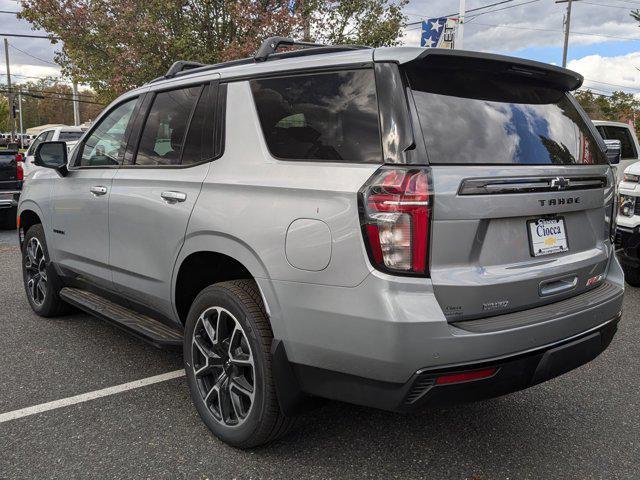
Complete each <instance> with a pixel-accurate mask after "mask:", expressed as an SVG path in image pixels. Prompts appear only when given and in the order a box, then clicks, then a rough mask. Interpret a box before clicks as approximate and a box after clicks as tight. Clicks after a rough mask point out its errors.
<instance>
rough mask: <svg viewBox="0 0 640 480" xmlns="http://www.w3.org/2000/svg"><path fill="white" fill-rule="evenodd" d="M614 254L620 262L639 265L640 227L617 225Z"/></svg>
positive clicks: (634, 265)
mask: <svg viewBox="0 0 640 480" xmlns="http://www.w3.org/2000/svg"><path fill="white" fill-rule="evenodd" d="M616 255H618V259H619V260H620V263H623V264H625V265H629V266H632V267H640V227H635V228H630V227H623V226H620V225H618V228H617V229H616Z"/></svg>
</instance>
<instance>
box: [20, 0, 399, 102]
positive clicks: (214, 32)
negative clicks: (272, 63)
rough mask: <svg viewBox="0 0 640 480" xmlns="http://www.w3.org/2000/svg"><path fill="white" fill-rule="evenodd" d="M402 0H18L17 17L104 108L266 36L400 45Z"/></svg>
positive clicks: (235, 54)
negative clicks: (45, 36) (178, 68)
mask: <svg viewBox="0 0 640 480" xmlns="http://www.w3.org/2000/svg"><path fill="white" fill-rule="evenodd" d="M405 3H406V0H398V1H397V2H394V1H392V0H350V1H345V2H339V1H329V0H304V1H303V0H297V1H292V0H145V1H144V2H138V1H131V0H22V7H23V9H22V12H21V13H20V17H21V18H24V19H26V20H28V21H29V22H31V24H32V25H33V26H34V27H35V28H41V29H44V30H46V31H48V32H50V33H51V34H52V41H54V42H55V41H57V40H56V38H58V39H60V40H61V41H62V42H63V46H62V49H61V51H60V52H59V53H58V54H57V55H56V59H55V60H56V62H57V63H58V64H59V65H60V66H61V67H62V71H63V74H64V75H66V76H69V77H71V78H74V79H76V80H78V81H79V82H80V83H83V84H88V85H90V86H91V87H92V88H93V89H94V90H95V91H96V93H97V94H98V96H99V98H100V99H101V100H102V101H104V102H107V101H109V100H112V99H113V98H114V97H116V96H117V95H119V94H120V93H122V92H124V91H127V90H130V89H131V88H133V87H136V86H140V85H142V84H143V83H145V82H148V81H149V80H151V79H152V78H155V77H157V76H160V75H163V74H164V73H165V72H166V71H167V69H168V68H169V66H170V65H171V64H172V63H173V62H174V61H175V60H180V59H183V60H184V59H187V60H195V61H199V62H202V63H217V62H221V61H225V60H231V59H235V58H242V57H246V56H249V55H251V54H253V53H254V52H255V51H256V49H257V47H258V46H259V44H260V41H261V40H263V39H264V38H266V37H268V36H271V35H281V36H293V37H301V35H302V32H303V31H304V30H305V28H304V27H305V25H307V24H308V25H307V26H308V27H309V30H310V31H311V32H313V33H314V34H315V35H316V36H317V40H323V41H325V40H326V41H331V42H335V43H365V44H370V45H373V46H379V45H391V44H395V43H397V41H398V40H397V39H398V37H399V33H400V28H401V26H402V23H403V21H404V16H403V14H402V13H401V7H402V6H404V4H405Z"/></svg>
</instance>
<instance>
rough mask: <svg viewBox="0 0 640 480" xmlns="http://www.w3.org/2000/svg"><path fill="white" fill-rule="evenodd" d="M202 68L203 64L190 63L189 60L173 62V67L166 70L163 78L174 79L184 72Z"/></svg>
mask: <svg viewBox="0 0 640 480" xmlns="http://www.w3.org/2000/svg"><path fill="white" fill-rule="evenodd" d="M204 66H205V64H204V63H200V62H191V61H189V60H178V61H177V62H174V63H173V65H171V67H169V70H167V73H165V74H164V78H171V77H175V76H176V74H177V73H180V72H183V71H185V70H192V69H194V68H199V67H204Z"/></svg>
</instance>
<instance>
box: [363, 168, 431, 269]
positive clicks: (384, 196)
mask: <svg viewBox="0 0 640 480" xmlns="http://www.w3.org/2000/svg"><path fill="white" fill-rule="evenodd" d="M359 197H360V198H359V201H360V221H361V224H362V231H363V235H364V240H365V244H366V246H367V251H368V253H369V259H370V260H371V263H372V264H373V266H374V267H376V268H377V269H378V270H382V271H385V272H388V273H394V274H398V273H399V274H409V275H426V274H428V258H429V229H430V228H429V227H430V221H431V203H432V193H431V186H430V169H429V168H401V167H382V168H381V169H380V170H378V171H377V172H376V173H375V174H374V175H373V176H372V177H371V178H370V179H369V181H368V182H367V183H366V184H365V185H364V186H363V187H362V189H361V190H360V196H359Z"/></svg>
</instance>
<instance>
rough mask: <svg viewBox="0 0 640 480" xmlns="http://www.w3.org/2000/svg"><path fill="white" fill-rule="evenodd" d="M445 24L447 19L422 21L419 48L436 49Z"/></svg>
mask: <svg viewBox="0 0 640 480" xmlns="http://www.w3.org/2000/svg"><path fill="white" fill-rule="evenodd" d="M446 24H447V17H440V18H429V19H428V20H423V21H422V37H421V38H420V46H421V47H429V48H431V47H437V46H438V44H439V43H440V37H441V36H442V32H444V28H445V26H446Z"/></svg>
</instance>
